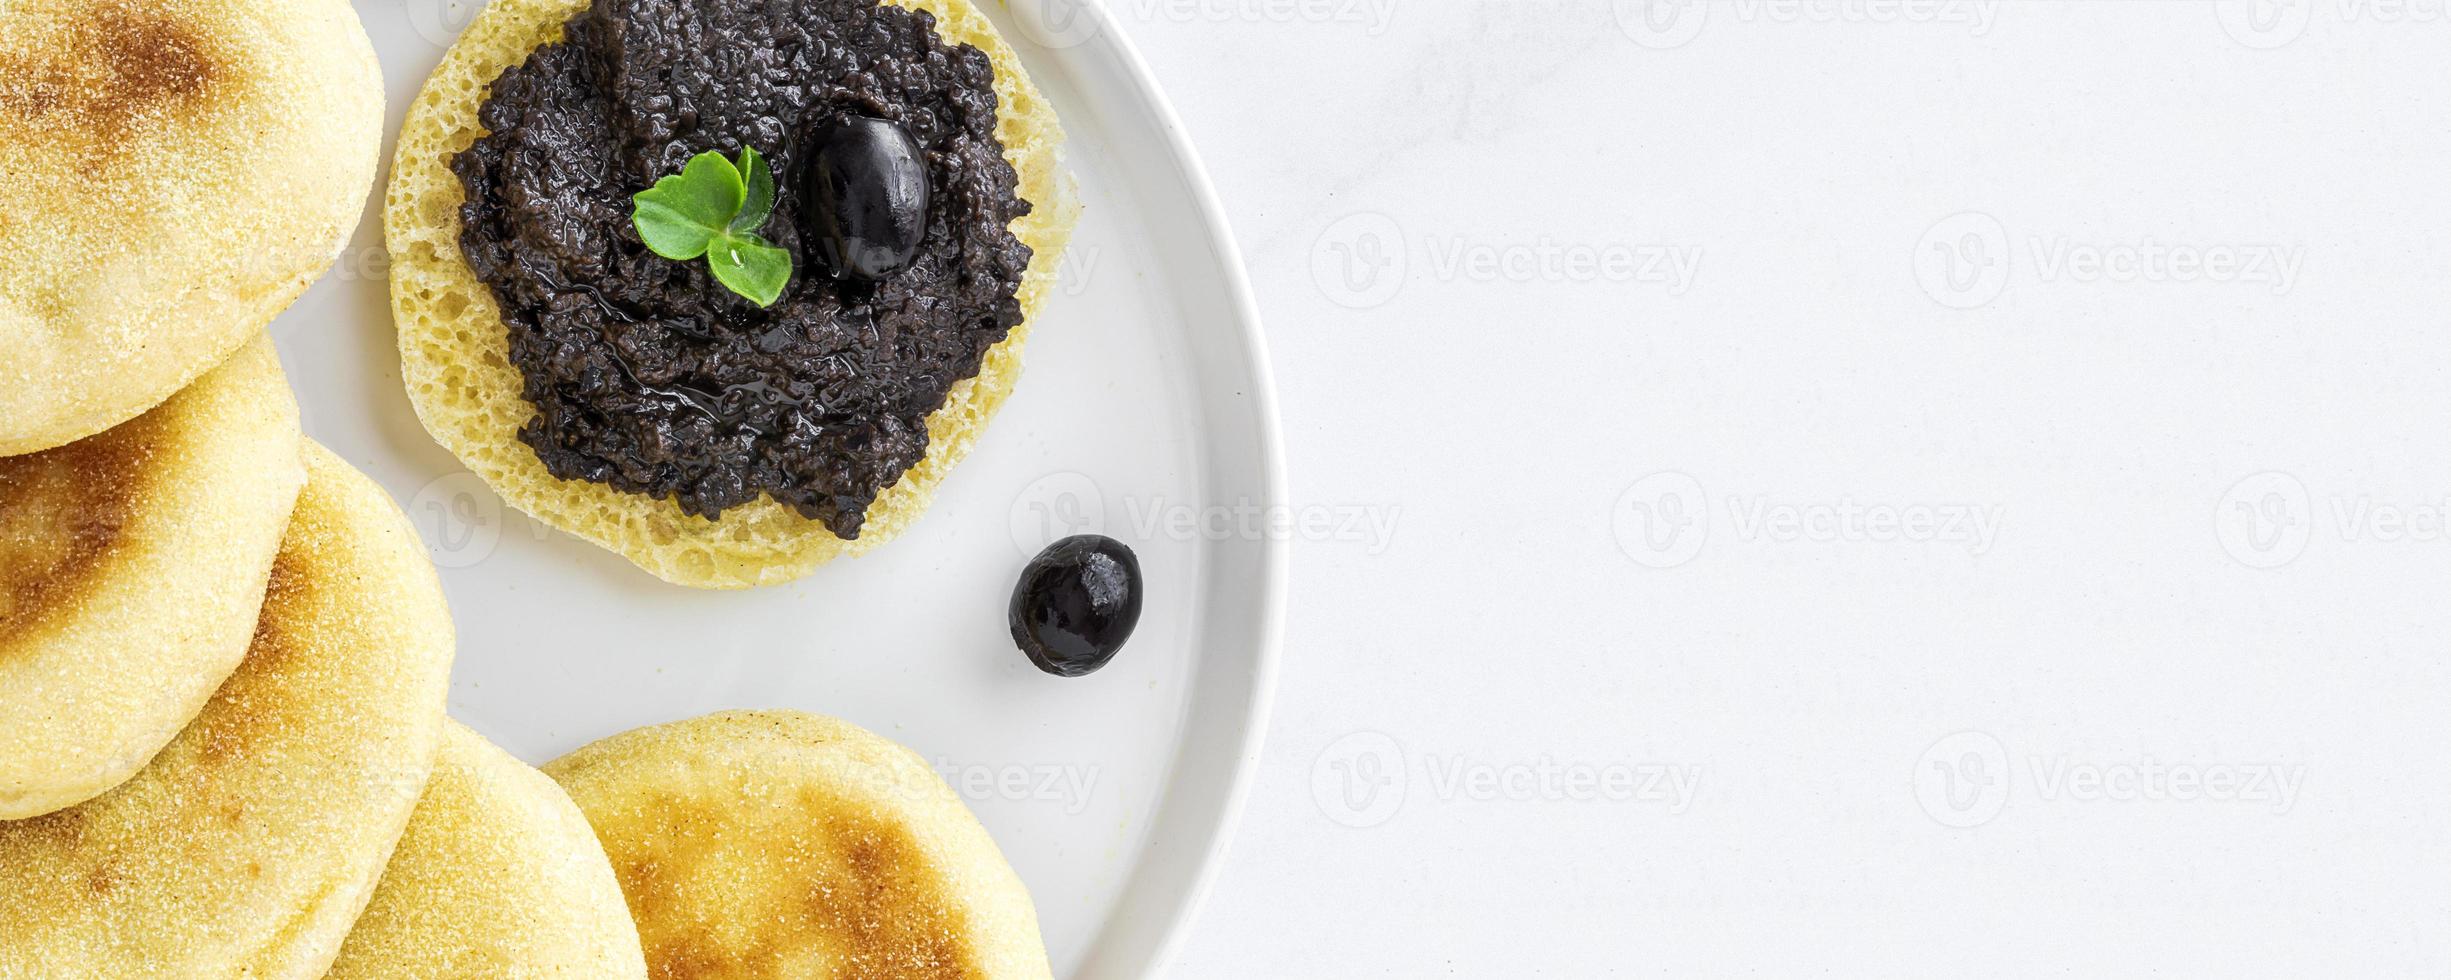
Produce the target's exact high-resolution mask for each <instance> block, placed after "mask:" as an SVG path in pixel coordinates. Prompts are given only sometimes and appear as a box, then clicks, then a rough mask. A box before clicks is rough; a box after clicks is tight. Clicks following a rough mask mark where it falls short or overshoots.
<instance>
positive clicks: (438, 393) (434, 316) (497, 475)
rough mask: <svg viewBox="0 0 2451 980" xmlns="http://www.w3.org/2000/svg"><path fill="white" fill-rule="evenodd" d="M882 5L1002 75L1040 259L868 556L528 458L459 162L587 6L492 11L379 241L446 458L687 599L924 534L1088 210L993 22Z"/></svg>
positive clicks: (446, 93)
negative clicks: (923, 18)
mask: <svg viewBox="0 0 2451 980" xmlns="http://www.w3.org/2000/svg"><path fill="white" fill-rule="evenodd" d="M887 2H892V3H897V4H899V5H900V6H904V7H910V8H913V9H918V10H925V11H928V12H929V13H931V14H933V15H934V16H935V17H936V19H937V31H938V33H939V34H941V35H943V36H944V38H945V39H946V40H947V41H948V42H951V43H956V44H970V45H973V46H975V47H977V48H979V49H980V50H981V51H984V52H986V53H987V54H988V56H989V58H990V60H992V61H993V62H994V63H995V67H996V95H997V98H998V101H999V103H1000V105H999V108H998V113H997V123H996V136H997V139H998V140H999V141H1000V142H1002V143H1003V144H1004V148H1005V159H1006V160H1007V161H1009V162H1010V163H1012V165H1013V169H1014V171H1015V172H1016V173H1018V174H1019V175H1020V178H1021V183H1020V188H1019V192H1020V194H1021V196H1022V198H1023V199H1025V200H1028V201H1030V202H1031V203H1032V204H1033V205H1034V206H1035V210H1034V211H1032V213H1031V214H1029V215H1027V216H1025V217H1023V218H1021V219H1019V220H1016V221H1015V222H1013V226H1012V227H1013V233H1014V235H1015V236H1016V237H1018V238H1020V239H1021V241H1022V242H1023V243H1024V244H1027V245H1029V246H1030V248H1031V250H1032V252H1033V256H1032V258H1031V261H1030V270H1029V273H1028V275H1027V277H1026V278H1025V279H1024V281H1023V283H1022V286H1021V289H1020V292H1019V299H1020V302H1021V308H1022V311H1023V313H1024V315H1025V318H1024V322H1023V323H1022V325H1020V326H1017V327H1015V328H1013V331H1012V333H1011V335H1010V336H1009V337H1007V338H1006V339H1005V341H1004V342H1003V343H1001V344H998V345H996V346H995V347H994V348H992V349H990V350H989V351H988V353H987V356H986V357H985V358H984V359H983V360H982V362H981V364H980V367H979V374H978V376H976V377H974V378H972V379H970V380H968V381H964V382H962V383H960V384H957V385H955V386H954V388H953V390H952V391H951V392H950V393H949V394H947V395H946V398H945V404H944V406H943V407H942V408H939V409H938V410H937V411H936V412H935V413H934V414H933V415H931V416H929V418H928V434H929V447H928V456H927V458H926V459H925V460H922V461H921V462H920V463H919V465H917V466H914V467H912V468H911V470H910V472H908V473H906V474H904V475H903V478H902V481H901V482H900V483H897V484H895V485H894V486H893V487H890V488H888V489H887V490H886V491H885V492H884V493H882V494H880V495H879V496H878V497H877V500H876V503H875V504H873V505H871V506H870V507H869V509H868V520H867V525H866V527H865V528H864V529H863V530H862V531H861V534H860V537H859V539H858V540H856V541H845V540H843V539H841V538H838V537H836V536H834V534H833V533H832V532H830V531H828V530H827V529H826V528H825V526H824V525H823V524H821V523H819V522H817V521H813V520H810V519H808V518H805V517H802V516H800V515H799V514H798V513H797V512H795V511H793V510H791V509H790V508H787V507H784V506H782V505H780V504H777V503H775V502H774V501H773V500H771V499H760V500H758V501H757V502H755V503H752V504H749V505H746V506H743V507H738V508H734V509H732V510H730V511H727V512H726V513H725V514H724V516H723V518H722V519H721V520H719V521H710V520H707V519H705V518H702V517H695V516H691V515H688V514H684V513H682V511H681V508H680V505H678V504H676V503H673V502H672V501H669V500H663V499H658V498H653V497H647V496H643V495H638V494H627V493H622V492H620V491H617V490H614V489H612V488H610V487H607V486H604V485H602V484H597V483H590V482H586V481H579V480H571V481H564V480H558V479H555V478H554V477H553V475H552V474H551V473H548V472H546V470H545V467H544V464H543V463H542V462H540V461H538V460H537V458H536V454H535V452H534V451H533V450H531V449H529V448H528V446H527V445H526V444H525V443H523V442H520V441H519V435H518V433H519V430H520V428H521V427H522V426H524V425H526V424H527V422H528V420H529V419H530V418H532V417H534V415H535V412H536V409H535V406H533V405H531V404H529V403H528V402H527V401H526V400H525V399H524V398H522V397H521V395H520V390H521V384H520V376H519V371H518V369H517V368H515V367H513V366H512V365H511V363H510V357H509V337H508V334H507V333H506V331H505V329H504V327H503V325H502V317H501V312H500V310H499V308H498V307H497V306H496V305H495V303H494V297H493V294H492V292H491V291H490V290H488V289H487V288H486V286H485V284H484V283H483V282H481V281H479V280H478V279H477V278H476V276H475V275H474V274H473V273H472V272H470V270H469V269H468V265H467V263H466V262H465V261H464V260H463V259H462V258H461V256H460V251H459V234H460V220H459V207H460V205H461V204H462V203H463V202H464V201H465V199H466V198H465V194H464V192H463V190H462V188H461V186H460V182H459V178H458V177H457V176H455V175H454V174H453V173H452V172H451V168H450V161H451V158H452V157H453V156H455V155H457V154H458V153H459V152H460V151H461V150H464V149H467V147H468V145H469V144H470V143H472V142H474V141H475V140H476V138H477V137H478V136H479V135H480V134H481V132H482V130H481V127H479V125H478V123H477V108H478V107H479V106H480V105H481V104H483V101H484V97H485V89H486V86H488V85H490V84H491V83H492V82H493V80H494V78H495V77H497V76H499V75H500V74H501V73H502V71H503V70H504V69H506V68H509V67H511V66H513V65H515V64H518V63H519V62H521V61H524V60H526V58H527V56H528V52H530V51H532V50H534V49H535V48H536V47H537V46H539V45H542V44H546V43H550V42H552V41H556V40H559V39H560V38H561V33H562V25H563V24H564V23H566V22H567V21H568V20H569V19H570V18H571V17H572V16H574V15H576V14H578V13H579V12H581V11H583V10H585V9H586V8H587V6H588V3H589V0H496V2H495V3H493V4H491V5H489V6H487V7H486V8H485V11H484V12H483V13H481V14H479V15H478V16H477V19H476V21H475V23H473V24H470V25H469V27H468V30H467V31H466V32H465V33H463V34H462V35H461V36H460V39H459V41H458V43H456V44H454V45H453V46H452V48H451V51H450V53H448V54H446V55H445V56H444V58H443V62H442V64H441V65H440V66H439V67H437V68H436V69H435V70H434V74H433V76H432V77H431V78H429V79H427V81H426V87H425V90H424V91H423V92H422V93H420V94H419V95H418V98H417V101H416V103H414V104H413V105H411V106H410V108H409V114H408V119H407V122H406V123H405V124H404V125H403V126H402V128H401V133H400V145H399V149H398V151H397V153H396V155H395V156H394V158H393V163H392V176H391V185H390V189H389V191H388V192H387V195H386V198H385V203H384V223H383V224H384V235H385V238H386V241H387V243H388V244H389V247H390V249H391V254H392V279H391V287H392V314H393V321H394V323H395V325H396V326H397V327H398V329H399V331H400V357H401V373H402V375H403V377H404V380H405V381H406V383H407V386H408V392H409V400H410V402H411V403H412V404H414V405H415V406H416V409H417V415H418V418H419V419H421V420H422V421H423V422H424V423H425V427H426V430H427V431H428V432H431V433H432V434H433V435H434V438H435V440H436V441H437V442H440V443H441V444H442V445H443V448H445V449H448V450H450V451H451V452H452V454H453V455H456V456H458V457H459V459H460V462H461V463H463V464H465V465H466V466H467V467H468V468H469V469H470V470H471V471H473V472H475V473H476V474H477V475H478V476H479V477H481V478H482V479H484V480H485V482H486V483H488V484H490V485H491V486H492V487H493V488H494V490H495V492H497V493H499V494H501V495H502V497H503V499H504V500H506V501H508V502H509V503H510V504H511V505H512V506H514V507H517V508H519V509H520V510H523V511H526V512H527V513H529V514H531V515H534V516H535V517H536V518H537V519H538V520H541V521H543V522H544V523H546V524H549V525H552V526H554V527H557V528H560V529H562V530H564V531H567V532H569V533H571V534H574V535H577V536H578V537H580V538H583V539H585V540H588V541H592V542H595V543H596V544H599V545H602V546H604V547H606V548H609V549H611V550H613V551H614V552H617V553H619V554H621V555H622V556H623V557H626V558H628V559H630V560H631V561H632V562H634V563H636V564H637V565H638V566H639V567H640V568H643V569H645V570H647V571H648V572H650V573H653V574H655V575H656V576H658V577H660V578H663V579H664V580H666V581H669V582H673V583H675V584H679V585H687V586H693V587H697V588H713V589H743V588H752V587H756V586H762V585H775V584H780V583H783V582H788V581H791V580H793V579H796V578H799V577H801V576H803V575H806V574H808V573H809V572H811V571H813V570H815V569H816V568H817V567H818V566H820V565H823V564H825V563H826V562H829V561H832V560H834V559H835V558H838V557H843V556H846V555H859V554H862V553H865V552H867V551H869V550H870V549H873V548H875V547H877V546H879V545H881V544H884V543H885V542H887V541H889V540H892V539H893V538H894V537H895V536H896V535H899V534H900V533H902V531H903V530H904V529H906V528H908V527H909V526H910V524H911V523H912V522H913V521H916V520H917V519H918V518H919V515H920V514H921V513H923V512H925V510H926V509H927V503H928V500H929V498H930V497H932V496H933V495H934V493H935V490H936V487H937V486H938V485H939V484H941V483H942V482H943V481H944V479H945V476H946V474H947V473H948V472H950V471H951V470H952V468H953V466H954V465H955V464H956V463H958V462H960V461H961V459H962V458H963V457H964V456H966V455H968V454H969V452H970V448H971V446H972V445H973V444H974V443H976V442H977V440H978V438H979V434H980V432H981V431H982V430H984V429H985V428H986V425H987V422H988V420H989V419H990V418H991V417H993V416H994V415H995V412H996V409H997V408H998V407H999V406H1000V405H1002V404H1003V402H1004V399H1005V397H1006V396H1007V395H1009V394H1010V393H1011V392H1012V388H1013V384H1014V382H1015V381H1016V380H1017V378H1018V377H1019V375H1020V372H1021V348H1022V344H1023V343H1024V341H1025V340H1026V339H1027V337H1028V334H1029V329H1030V320H1031V319H1032V318H1035V316H1036V314H1037V312H1038V310H1039V308H1040V307H1041V306H1042V305H1043V304H1044V301H1045V299H1046V298H1047V295H1048V291H1049V288H1050V287H1051V286H1052V284H1053V282H1054V279H1055V276H1056V269H1057V265H1058V262H1059V258H1060V256H1061V254H1062V252H1063V250H1064V246H1065V244H1066V242H1067V241H1068V240H1069V239H1070V237H1071V231H1072V225H1073V221H1074V219H1075V217H1076V216H1077V214H1078V209H1077V208H1076V207H1075V206H1074V205H1073V203H1072V201H1071V195H1070V194H1069V193H1068V188H1067V187H1066V186H1065V185H1064V183H1063V177H1062V168H1061V166H1060V163H1059V161H1058V154H1059V151H1060V148H1061V145H1062V142H1063V131H1062V129H1061V127H1060V125H1059V123H1058V121H1057V119H1056V117H1055V111H1054V108H1053V106H1051V105H1049V104H1048V102H1047V100H1046V98H1045V96H1043V95H1042V94H1040V93H1039V91H1038V89H1037V87H1036V86H1034V85H1032V84H1031V82H1030V79H1029V76H1028V75H1027V73H1025V72H1024V71H1023V69H1022V67H1021V62H1020V59H1019V57H1018V56H1017V55H1015V54H1014V53H1013V50H1012V48H1011V47H1010V46H1008V45H1006V44H1005V42H1004V40H1003V39H1002V38H1001V37H999V36H997V34H996V31H995V28H994V27H993V26H992V25H991V24H989V23H988V21H987V18H986V15H984V14H982V13H980V12H979V11H978V10H977V9H976V8H974V7H972V6H971V5H970V4H969V3H967V2H966V0H887Z"/></svg>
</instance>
